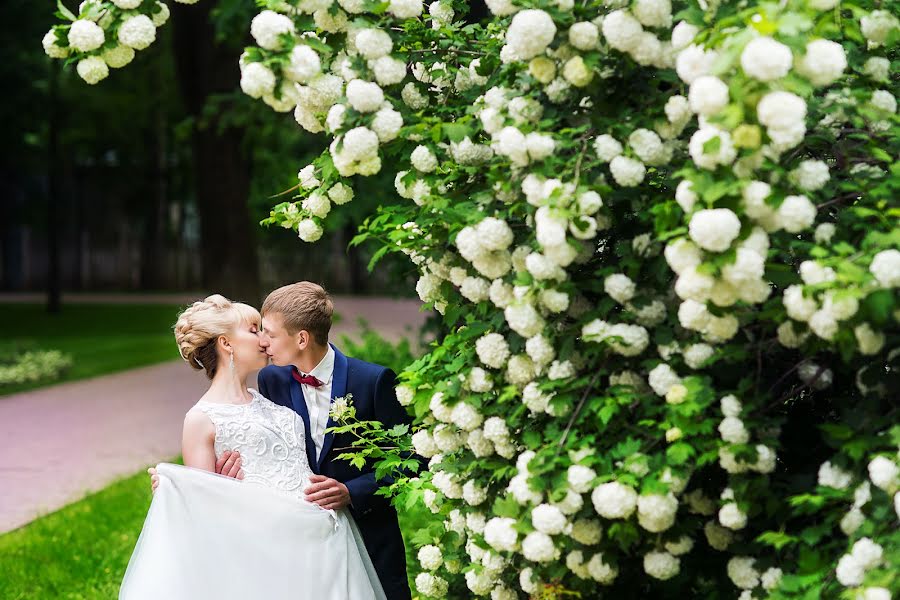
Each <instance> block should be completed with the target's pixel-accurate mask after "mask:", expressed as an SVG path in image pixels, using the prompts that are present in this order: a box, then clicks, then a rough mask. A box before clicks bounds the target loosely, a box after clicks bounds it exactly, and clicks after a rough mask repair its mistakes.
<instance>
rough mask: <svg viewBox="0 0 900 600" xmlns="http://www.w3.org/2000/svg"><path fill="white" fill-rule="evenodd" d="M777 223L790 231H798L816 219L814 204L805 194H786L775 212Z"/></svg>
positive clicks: (810, 224)
mask: <svg viewBox="0 0 900 600" xmlns="http://www.w3.org/2000/svg"><path fill="white" fill-rule="evenodd" d="M775 216H776V220H777V222H778V225H780V226H781V227H782V228H783V229H784V230H785V231H788V232H790V233H799V232H801V231H803V230H804V229H806V228H808V227H810V226H812V224H813V223H814V222H815V220H816V206H815V204H813V203H812V202H811V201H810V199H809V198H807V197H806V196H788V197H786V198H785V199H784V202H782V203H781V206H779V207H778V210H777V211H776V213H775Z"/></svg>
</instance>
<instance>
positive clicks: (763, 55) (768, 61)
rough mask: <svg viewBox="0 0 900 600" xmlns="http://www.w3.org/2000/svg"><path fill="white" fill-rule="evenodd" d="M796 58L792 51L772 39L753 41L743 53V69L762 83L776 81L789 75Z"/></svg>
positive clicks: (763, 38) (762, 38) (760, 38)
mask: <svg viewBox="0 0 900 600" xmlns="http://www.w3.org/2000/svg"><path fill="white" fill-rule="evenodd" d="M793 60H794V58H793V55H792V54H791V49H790V48H788V47H787V46H785V45H784V44H782V43H780V42H776V41H775V40H774V39H772V38H770V37H758V38H756V39H754V40H751V41H750V43H749V44H747V45H746V46H745V47H744V51H743V52H741V68H742V69H743V70H744V73H746V74H747V75H748V76H750V77H753V78H754V79H758V80H760V81H774V80H775V79H780V78H782V77H784V76H785V75H787V74H788V71H790V70H791V63H792V62H793Z"/></svg>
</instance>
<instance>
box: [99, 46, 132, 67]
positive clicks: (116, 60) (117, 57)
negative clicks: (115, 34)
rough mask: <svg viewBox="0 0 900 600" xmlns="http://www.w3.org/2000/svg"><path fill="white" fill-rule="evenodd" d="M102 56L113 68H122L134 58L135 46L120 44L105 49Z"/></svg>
mask: <svg viewBox="0 0 900 600" xmlns="http://www.w3.org/2000/svg"><path fill="white" fill-rule="evenodd" d="M100 57H101V58H102V59H103V62H105V63H106V64H107V65H108V66H110V67H112V68H113V69H121V68H122V67H124V66H125V65H127V64H129V63H130V62H131V61H132V60H134V48H129V47H128V46H123V45H122V44H119V45H118V46H116V47H115V48H109V49H107V50H104V51H103V54H101V55H100Z"/></svg>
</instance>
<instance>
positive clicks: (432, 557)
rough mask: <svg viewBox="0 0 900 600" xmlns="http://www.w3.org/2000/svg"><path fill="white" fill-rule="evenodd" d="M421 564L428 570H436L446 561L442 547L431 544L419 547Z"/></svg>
mask: <svg viewBox="0 0 900 600" xmlns="http://www.w3.org/2000/svg"><path fill="white" fill-rule="evenodd" d="M418 558H419V564H421V565H422V568H423V569H425V570H427V571H434V570H436V569H437V568H438V567H440V566H441V565H442V564H443V562H444V557H443V555H442V554H441V549H440V548H438V547H437V546H433V545H431V544H429V545H427V546H422V547H421V548H419V553H418Z"/></svg>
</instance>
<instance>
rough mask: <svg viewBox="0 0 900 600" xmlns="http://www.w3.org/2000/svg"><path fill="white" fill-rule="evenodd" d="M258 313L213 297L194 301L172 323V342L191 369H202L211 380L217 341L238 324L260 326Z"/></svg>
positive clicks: (248, 307)
mask: <svg viewBox="0 0 900 600" xmlns="http://www.w3.org/2000/svg"><path fill="white" fill-rule="evenodd" d="M260 320H261V318H260V316H259V311H258V310H256V309H255V308H253V307H252V306H249V305H247V304H242V303H240V302H232V301H231V300H229V299H228V298H226V297H224V296H221V295H219V294H213V295H212V296H208V297H207V298H205V299H203V300H199V301H197V302H194V303H193V304H192V305H191V306H189V307H188V308H186V309H185V310H184V312H182V313H181V314H180V315H178V322H177V323H175V342H176V343H177V344H178V352H179V353H180V354H181V358H183V359H184V360H186V361H187V363H188V364H189V365H190V366H191V367H192V368H194V369H196V370H198V371H200V370H205V371H206V376H207V377H208V378H210V379H212V378H213V377H215V375H216V371H217V370H218V368H219V356H218V354H217V353H216V340H218V339H219V336H220V335H227V334H229V333H231V332H232V331H234V330H235V329H236V328H238V327H240V326H241V325H253V324H255V325H256V326H257V327H259V326H260Z"/></svg>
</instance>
